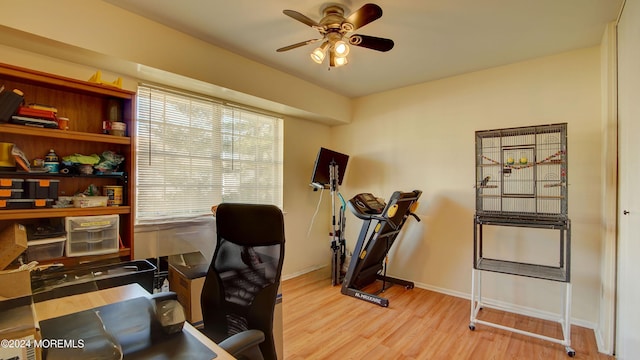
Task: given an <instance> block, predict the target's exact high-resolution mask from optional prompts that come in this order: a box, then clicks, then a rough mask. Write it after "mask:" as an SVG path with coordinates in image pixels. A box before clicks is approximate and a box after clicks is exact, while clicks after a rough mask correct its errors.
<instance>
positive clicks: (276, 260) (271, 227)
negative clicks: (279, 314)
mask: <svg viewBox="0 0 640 360" xmlns="http://www.w3.org/2000/svg"><path fill="white" fill-rule="evenodd" d="M215 216H216V228H217V242H216V249H215V252H214V254H213V259H212V260H211V265H210V266H209V271H208V273H207V276H206V278H205V282H204V286H203V289H202V296H201V305H202V316H203V322H204V329H203V330H202V332H203V333H204V334H205V335H207V337H209V338H210V339H212V340H213V341H215V342H216V343H218V344H219V345H220V346H221V347H222V348H223V349H225V350H227V351H228V352H229V353H231V355H233V356H234V357H236V358H238V359H266V360H276V359H277V355H276V348H275V342H274V339H273V313H274V308H275V305H276V297H277V295H278V287H279V285H280V274H281V272H282V262H283V260H284V219H283V216H282V212H281V211H280V209H279V208H278V207H276V206H273V205H252V204H227V203H223V204H220V205H219V206H218V208H217V209H216V210H215Z"/></svg>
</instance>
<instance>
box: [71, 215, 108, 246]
mask: <svg viewBox="0 0 640 360" xmlns="http://www.w3.org/2000/svg"><path fill="white" fill-rule="evenodd" d="M119 220H120V217H119V216H118V215H101V216H77V217H67V218H66V219H65V229H66V231H67V246H66V250H67V256H85V255H100V254H111V253H115V252H118V234H119Z"/></svg>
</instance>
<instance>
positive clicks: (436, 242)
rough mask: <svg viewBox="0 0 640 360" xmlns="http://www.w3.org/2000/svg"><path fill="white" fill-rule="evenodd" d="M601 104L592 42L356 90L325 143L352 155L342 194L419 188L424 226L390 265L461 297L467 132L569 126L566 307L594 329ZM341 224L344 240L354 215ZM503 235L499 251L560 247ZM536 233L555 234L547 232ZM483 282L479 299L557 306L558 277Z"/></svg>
mask: <svg viewBox="0 0 640 360" xmlns="http://www.w3.org/2000/svg"><path fill="white" fill-rule="evenodd" d="M600 107H601V105H600V52H599V48H597V47H595V48H589V49H583V50H577V51H573V52H568V53H563V54H559V55H555V56H550V57H545V58H541V59H536V60H532V61H527V62H522V63H516V64H511V65H507V66H501V67H497V68H493V69H489V70H485V71H478V72H474V73H470V74H466V75H461V76H457V77H452V78H448V79H444V80H440V81H433V82H429V83H424V84H420V85H416V86H411V87H406V88H402V89H397V90H393V91H388V92H385V93H380V94H376V95H372V96H368V97H364V98H360V99H357V100H356V101H355V106H354V118H353V120H352V123H351V124H349V125H345V126H338V127H334V128H332V133H331V139H332V142H333V143H334V144H336V145H337V146H339V147H341V148H342V149H343V150H344V151H345V152H347V153H348V154H350V155H351V156H352V160H351V161H352V162H351V164H350V169H349V171H348V174H347V175H348V177H347V179H346V181H345V184H344V186H343V188H342V192H343V193H344V194H345V197H351V196H353V195H354V194H356V193H359V192H372V193H374V194H376V195H378V196H381V197H385V198H388V197H389V196H390V195H391V193H392V192H393V191H395V190H403V191H409V190H413V189H419V190H422V191H423V193H424V194H423V196H422V198H421V203H420V206H419V208H418V214H419V215H420V217H421V218H422V222H419V223H418V222H416V221H414V220H410V221H409V223H408V224H407V227H406V229H405V231H404V234H402V235H401V237H400V238H399V242H398V244H397V246H395V247H394V251H392V256H391V259H390V261H391V264H390V272H391V273H392V274H393V275H396V276H398V277H401V278H406V279H411V280H413V281H415V282H416V283H417V284H419V285H420V286H424V287H427V288H433V289H436V290H441V291H445V292H450V293H453V294H458V295H464V296H466V295H468V294H469V292H470V289H471V283H470V281H471V267H472V258H473V255H472V251H473V225H472V219H473V214H474V208H475V195H474V181H475V168H474V167H475V163H474V154H475V148H474V131H476V130H487V129H495V128H504V127H517V126H528V125H538V124H551V123H561V122H567V123H568V141H569V143H568V149H569V215H570V218H571V220H572V240H573V247H572V252H571V255H572V283H573V298H574V301H573V312H572V314H573V317H574V318H576V319H579V320H580V321H583V322H584V323H586V324H589V325H593V324H595V323H596V321H597V320H598V317H597V313H598V298H599V291H600V274H599V264H600V251H601V244H600V243H601V234H602V232H601V231H600V228H601V226H602V211H601V207H602V205H601V200H600V197H601V195H600V189H601V170H600V169H601V161H602V160H601V158H602V157H601V155H600V154H601V147H602V146H601V142H602V136H601V121H600V117H601V113H600ZM347 222H348V223H350V226H349V227H348V228H347V230H348V231H347V233H348V240H349V247H350V248H352V247H353V245H354V244H355V239H356V237H357V235H358V234H357V230H358V229H357V226H356V225H355V224H356V223H359V221H358V220H357V219H355V218H354V217H353V216H351V217H350V218H349V219H347ZM499 234H507V233H503V232H500V233H499ZM509 236H513V238H514V241H511V240H509V241H505V242H503V243H498V244H495V246H497V249H496V250H495V251H496V252H497V253H500V254H503V255H504V254H508V253H510V252H515V253H516V255H517V256H521V258H526V259H528V260H531V261H534V260H535V259H538V260H541V261H543V262H547V261H551V260H552V259H550V254H557V249H556V248H555V245H553V243H554V241H551V240H544V241H538V240H537V239H536V236H538V235H537V234H535V235H532V234H531V231H527V230H518V231H517V232H515V233H513V232H510V233H509ZM542 236H543V237H544V238H545V239H547V237H549V238H551V239H556V235H555V233H554V234H550V235H547V234H544V235H542ZM550 243H551V244H550ZM484 280H485V285H484V286H483V289H486V290H487V292H486V293H485V294H484V295H485V296H487V297H490V298H494V299H496V300H499V301H504V302H507V303H511V304H514V305H516V306H522V307H531V308H541V309H542V310H544V311H548V312H555V313H558V312H559V309H560V305H559V304H560V299H561V298H560V294H561V292H560V291H561V290H562V287H560V286H558V284H556V283H552V282H546V281H540V280H533V279H523V278H518V277H512V276H504V275H497V274H496V275H491V276H485V277H484ZM556 300H557V301H556ZM556 304H557V305H556Z"/></svg>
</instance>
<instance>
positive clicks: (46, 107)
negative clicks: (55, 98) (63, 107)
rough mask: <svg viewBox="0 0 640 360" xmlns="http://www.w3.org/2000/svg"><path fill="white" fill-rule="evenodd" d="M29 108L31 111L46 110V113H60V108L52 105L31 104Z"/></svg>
mask: <svg viewBox="0 0 640 360" xmlns="http://www.w3.org/2000/svg"><path fill="white" fill-rule="evenodd" d="M27 107H28V108H29V109H36V110H46V111H52V112H54V113H57V112H58V108H56V107H55V106H52V105H46V104H35V103H31V104H29V105H27Z"/></svg>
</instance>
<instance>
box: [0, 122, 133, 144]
mask: <svg viewBox="0 0 640 360" xmlns="http://www.w3.org/2000/svg"><path fill="white" fill-rule="evenodd" d="M0 133H3V134H15V135H21V136H39V137H46V138H52V139H62V140H74V141H88V142H99V143H107V144H120V145H131V138H130V137H125V136H113V135H105V134H92V133H85V132H78V131H68V130H58V129H45V128H38V127H31V126H25V125H12V124H0Z"/></svg>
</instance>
